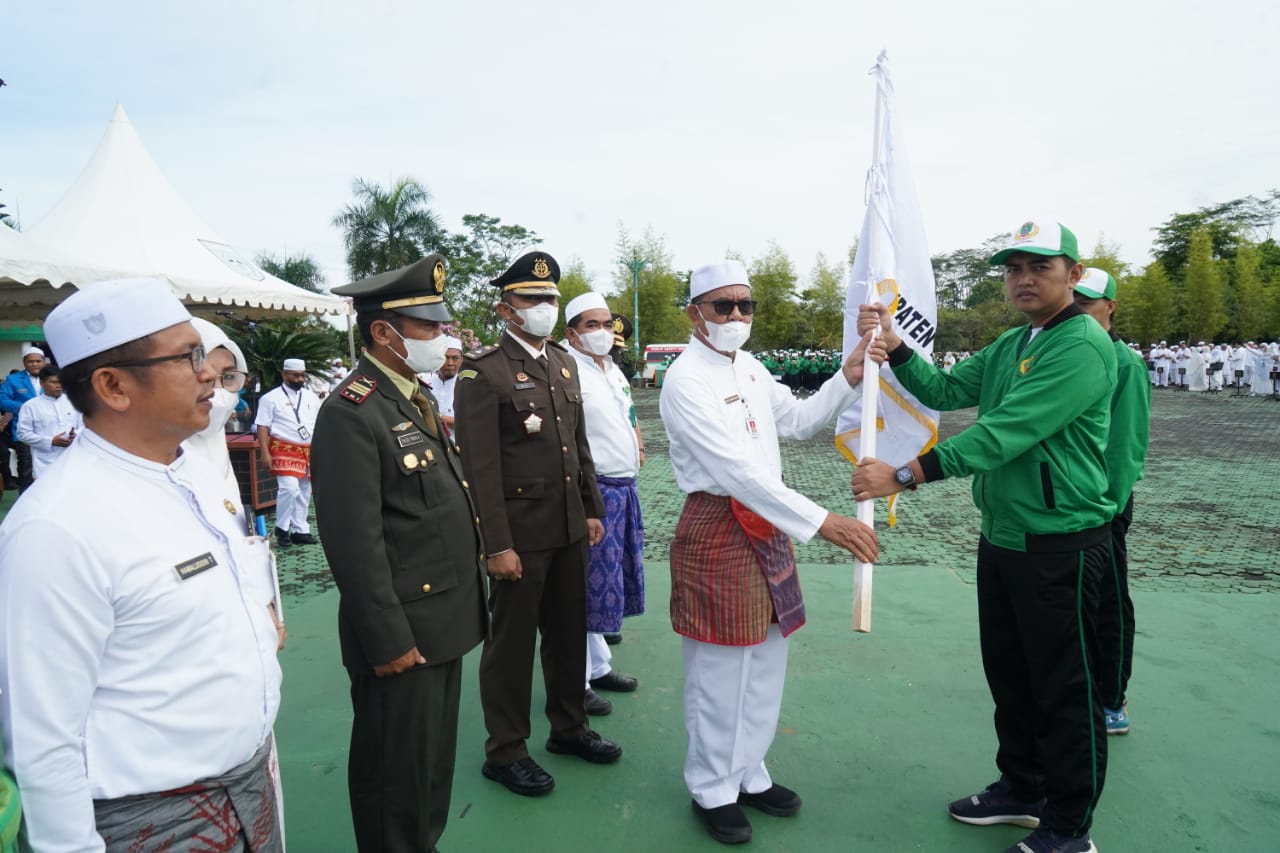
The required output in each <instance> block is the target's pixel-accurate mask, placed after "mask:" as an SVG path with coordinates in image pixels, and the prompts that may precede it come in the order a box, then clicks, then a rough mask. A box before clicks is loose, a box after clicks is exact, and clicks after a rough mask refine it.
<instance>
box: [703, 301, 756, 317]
mask: <svg viewBox="0 0 1280 853" xmlns="http://www.w3.org/2000/svg"><path fill="white" fill-rule="evenodd" d="M693 304H694V305H710V306H711V307H712V308H714V309H715V312H716V313H717V314H719V315H720V316H721V317H728V316H730V315H731V314H733V309H734V308H737V309H738V313H739V314H741V315H742V316H743V317H750V316H751V315H752V314H754V313H756V301H755V300H754V299H739V300H737V301H735V300H733V299H716V300H714V301H712V302H706V301H703V302H695V303H693Z"/></svg>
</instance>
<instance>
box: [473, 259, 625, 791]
mask: <svg viewBox="0 0 1280 853" xmlns="http://www.w3.org/2000/svg"><path fill="white" fill-rule="evenodd" d="M559 280H560V268H559V266H558V265H557V264H556V261H555V258H553V257H551V255H549V254H547V253H546V252H530V253H528V254H525V255H523V256H522V257H520V258H518V259H517V260H516V261H515V263H513V264H512V265H511V267H510V268H509V269H508V270H507V271H506V272H504V273H503V274H502V275H500V276H498V277H497V278H495V279H493V280H492V281H491V282H490V283H491V284H493V285H495V286H496V287H498V288H499V292H500V294H501V295H500V298H499V301H498V302H497V303H496V305H495V309H494V310H495V311H496V312H497V314H498V316H499V317H500V318H501V319H502V320H503V321H505V322H506V332H505V333H504V334H503V335H502V339H501V342H500V343H499V344H498V345H497V346H492V347H486V348H485V349H483V350H480V351H476V352H471V353H468V354H467V356H466V358H465V359H464V361H463V368H462V370H461V371H460V372H459V373H458V384H457V389H456V391H455V392H454V394H455V402H454V405H455V410H456V411H457V416H458V421H457V423H458V432H457V437H458V444H459V445H460V447H461V451H462V460H463V466H464V468H465V469H466V471H467V474H468V476H469V477H470V478H471V481H472V485H473V487H474V495H475V500H476V504H477V505H478V506H479V514H480V526H481V529H482V530H483V531H484V538H485V543H486V545H487V547H488V551H489V553H488V557H487V560H488V570H489V575H490V578H491V584H490V598H489V602H490V607H491V609H492V611H493V633H492V635H491V636H490V638H489V639H488V640H487V641H486V642H485V647H484V653H483V655H482V656H481V658H480V702H481V705H482V706H483V707H484V721H485V727H486V729H488V732H489V738H488V740H487V741H486V742H485V756H486V760H485V764H484V767H483V772H484V775H485V776H486V777H488V778H490V779H493V780H495V781H497V782H500V783H501V784H503V785H505V786H506V787H507V788H508V789H509V790H511V791H512V792H514V793H517V794H522V795H525V796H540V795H542V794H546V793H549V792H550V791H551V789H552V788H553V787H554V786H555V781H554V780H553V779H552V778H551V776H550V775H549V774H548V773H547V772H546V771H545V770H543V769H542V768H541V767H540V766H539V765H538V764H537V762H535V761H534V760H533V759H532V758H530V757H529V751H528V748H527V746H526V744H525V741H526V740H527V739H528V738H529V734H530V724H529V703H530V694H531V690H532V681H533V672H532V670H533V666H532V664H533V651H534V646H535V644H536V642H537V635H538V632H539V631H541V633H542V675H543V679H544V680H545V683H546V692H547V705H546V713H547V719H548V721H549V722H550V724H551V737H550V738H549V739H548V740H547V751H548V752H552V753H558V754H568V755H576V756H578V757H580V758H583V759H585V760H587V761H591V762H594V763H598V764H607V763H610V762H613V761H616V760H617V759H618V758H619V757H620V756H621V755H622V748H621V747H619V746H618V745H617V744H615V743H612V742H610V741H608V740H605V739H604V738H602V737H600V735H598V734H597V733H595V732H593V731H591V729H590V727H589V726H588V725H587V716H586V712H585V710H584V709H583V690H582V673H583V669H584V667H585V666H586V636H587V615H586V565H587V544H588V541H590V543H591V544H595V543H597V542H599V541H600V540H601V539H602V538H603V536H604V527H603V525H602V524H601V522H600V519H601V518H602V517H603V516H604V502H603V500H602V499H601V497H600V490H599V488H598V487H597V485H596V472H595V466H594V465H593V463H592V461H591V451H590V449H589V448H588V446H587V434H586V429H585V426H584V424H583V417H582V392H581V390H580V389H579V386H578V365H577V362H575V361H574V360H573V358H572V357H571V356H570V355H569V354H568V353H566V352H565V350H564V349H563V348H562V347H561V346H560V345H559V344H557V343H555V342H554V341H550V340H548V339H547V336H548V335H550V334H551V331H552V329H553V328H554V327H555V324H556V319H557V315H558V313H559V309H558V302H557V299H558V297H559V295H560V291H559V290H558V289H557V288H556V283H557V282H558V281H559Z"/></svg>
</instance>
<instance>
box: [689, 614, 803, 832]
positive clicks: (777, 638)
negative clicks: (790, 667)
mask: <svg viewBox="0 0 1280 853" xmlns="http://www.w3.org/2000/svg"><path fill="white" fill-rule="evenodd" d="M682 640H683V647H682V648H683V652H684V727H685V731H686V732H688V735H689V752H688V754H687V755H686V756H685V761H684V781H685V785H687V786H688V788H689V793H690V794H692V795H693V799H694V800H695V801H697V803H698V805H700V806H702V807H703V808H704V809H714V808H717V807H719V806H724V805H728V804H729V803H734V802H737V800H738V793H739V792H740V791H746V792H747V793H750V794H758V793H760V792H761V791H767V790H768V789H769V788H770V787H771V786H772V785H773V780H772V779H771V778H769V771H768V770H766V769H765V766H764V757H765V755H766V754H767V753H768V752H769V747H770V746H771V745H772V744H773V736H774V734H776V733H777V730H778V714H779V712H780V711H781V710H782V687H783V683H784V682H785V681H786V677H787V646H788V643H789V641H788V640H787V639H786V638H784V637H783V636H782V632H781V631H780V630H779V629H778V626H777V625H770V626H769V635H768V637H767V638H766V639H765V641H764V642H763V643H761V644H760V645H758V646H718V645H715V644H714V643H700V642H698V641H697V640H691V639H689V638H688V637H683V638H682Z"/></svg>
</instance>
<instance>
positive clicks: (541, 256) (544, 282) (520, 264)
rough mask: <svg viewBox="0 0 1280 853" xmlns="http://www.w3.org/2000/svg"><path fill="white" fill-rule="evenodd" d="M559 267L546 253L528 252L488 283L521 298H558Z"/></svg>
mask: <svg viewBox="0 0 1280 853" xmlns="http://www.w3.org/2000/svg"><path fill="white" fill-rule="evenodd" d="M558 281H560V265H559V264H558V263H556V259H555V258H553V257H551V256H550V255H548V254H547V253H546V252H528V253H526V254H523V255H521V256H520V257H518V258H516V260H515V263H513V264H512V265H511V266H510V267H508V268H507V271H506V272H504V273H503V274H502V275H500V276H498V277H497V278H495V279H492V280H491V281H490V282H489V283H490V284H492V285H493V286H494V287H500V288H502V292H503V293H506V292H507V291H514V292H516V293H519V294H521V295H523V296H542V295H551V296H559V295H560V289H559V288H558V287H556V282H558Z"/></svg>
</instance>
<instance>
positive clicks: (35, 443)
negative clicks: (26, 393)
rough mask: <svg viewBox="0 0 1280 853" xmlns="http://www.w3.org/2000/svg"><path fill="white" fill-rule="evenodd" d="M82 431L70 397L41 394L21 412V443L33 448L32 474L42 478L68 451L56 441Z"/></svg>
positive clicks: (23, 407) (19, 430)
mask: <svg viewBox="0 0 1280 853" xmlns="http://www.w3.org/2000/svg"><path fill="white" fill-rule="evenodd" d="M72 429H77V430H78V429H80V413H79V412H77V411H76V407H75V406H73V405H71V401H70V400H69V399H67V395H66V394H62V395H61V396H58V397H50V396H49V395H47V394H41V395H40V396H39V397H36V398H34V399H32V400H28V401H27V402H25V403H23V404H22V408H21V409H19V410H18V441H21V442H22V443H23V444H26V445H29V446H30V447H31V473H32V474H33V475H34V476H36V477H39V476H40V475H42V474H43V473H44V472H45V469H46V468H48V467H49V466H50V465H52V464H53V463H54V462H55V461H57V459H58V457H60V456H61V455H62V454H63V451H65V450H67V448H65V447H55V446H54V444H53V439H54V438H56V437H57V436H59V435H67V434H69V433H70V432H71V430H72Z"/></svg>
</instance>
